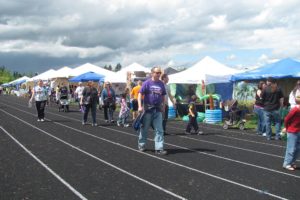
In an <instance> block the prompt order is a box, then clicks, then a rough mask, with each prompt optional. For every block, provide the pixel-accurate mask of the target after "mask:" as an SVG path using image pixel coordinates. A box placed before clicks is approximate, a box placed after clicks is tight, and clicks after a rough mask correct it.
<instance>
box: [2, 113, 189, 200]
mask: <svg viewBox="0 0 300 200" xmlns="http://www.w3.org/2000/svg"><path fill="white" fill-rule="evenodd" d="M0 110H1V111H2V112H4V113H6V114H7V115H9V116H11V117H13V118H15V119H17V120H19V121H21V122H23V123H24V124H27V125H28V126H30V127H32V128H34V129H37V130H39V131H40V132H42V133H44V134H46V135H48V136H50V137H52V138H54V139H56V140H58V141H59V142H61V143H63V144H65V145H67V146H69V147H71V148H73V149H75V150H77V151H79V152H81V153H83V154H85V155H87V156H89V157H91V158H94V159H96V160H98V161H100V162H102V163H104V164H106V165H108V166H110V167H112V168H114V169H116V170H118V171H120V172H122V173H124V174H127V175H129V176H131V177H133V178H135V179H137V180H139V181H142V182H144V183H146V184H148V185H150V186H152V187H154V188H156V189H158V190H160V191H162V192H165V193H167V194H169V195H171V196H173V197H176V198H177V199H182V200H186V198H184V197H182V196H180V195H177V194H175V193H173V192H171V191H169V190H166V189H164V188H162V187H160V186H158V185H156V184H154V183H151V182H150V181H147V180H145V179H143V178H141V177H139V176H136V175H134V174H132V173H130V172H128V171H126V170H124V169H122V168H120V167H117V166H116V165H113V164H111V163H109V162H107V161H105V160H102V159H100V158H98V157H97V156H95V155H93V154H90V153H88V152H86V151H84V150H82V149H80V148H79V147H76V146H74V145H72V144H70V143H68V142H66V141H64V140H62V139H60V138H58V137H56V136H54V135H51V134H50V133H48V132H46V131H44V130H42V129H40V128H38V127H36V126H34V125H32V124H30V123H28V122H26V121H24V120H22V119H20V118H18V117H17V116H15V115H12V114H10V113H8V112H6V111H5V110H3V109H0ZM56 124H60V123H57V122H56ZM69 128H72V127H69ZM115 144H117V143H115Z"/></svg>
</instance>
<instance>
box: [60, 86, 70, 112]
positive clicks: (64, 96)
mask: <svg viewBox="0 0 300 200" xmlns="http://www.w3.org/2000/svg"><path fill="white" fill-rule="evenodd" d="M68 96H69V91H68V88H67V86H65V85H62V86H61V87H60V88H59V101H58V111H60V110H61V109H62V110H63V111H65V112H68V111H69V97H68Z"/></svg>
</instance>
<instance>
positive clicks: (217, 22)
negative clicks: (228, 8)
mask: <svg viewBox="0 0 300 200" xmlns="http://www.w3.org/2000/svg"><path fill="white" fill-rule="evenodd" d="M211 18H212V23H211V24H209V25H208V28H209V29H212V30H223V29H226V27H227V19H226V18H227V16H226V15H219V16H212V17H211Z"/></svg>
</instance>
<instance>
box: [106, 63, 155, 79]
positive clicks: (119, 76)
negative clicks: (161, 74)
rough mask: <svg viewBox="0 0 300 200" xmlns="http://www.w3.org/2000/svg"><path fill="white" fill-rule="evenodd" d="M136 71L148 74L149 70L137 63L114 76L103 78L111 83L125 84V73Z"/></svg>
mask: <svg viewBox="0 0 300 200" xmlns="http://www.w3.org/2000/svg"><path fill="white" fill-rule="evenodd" d="M136 71H143V72H150V71H151V69H149V68H147V67H144V66H142V65H140V64H138V63H132V64H130V65H128V66H126V67H124V68H123V69H121V70H120V71H118V72H116V73H115V74H113V75H110V76H107V77H105V80H106V81H109V82H111V83H126V82H127V72H136Z"/></svg>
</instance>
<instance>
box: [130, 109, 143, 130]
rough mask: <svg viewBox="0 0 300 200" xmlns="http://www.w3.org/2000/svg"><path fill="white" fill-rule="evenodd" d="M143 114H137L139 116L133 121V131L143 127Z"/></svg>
mask: <svg viewBox="0 0 300 200" xmlns="http://www.w3.org/2000/svg"><path fill="white" fill-rule="evenodd" d="M144 114H145V113H144V112H142V113H139V115H138V116H137V117H136V118H135V119H134V120H133V123H132V127H133V129H134V130H135V131H139V130H140V128H141V127H142V125H143V119H144Z"/></svg>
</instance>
